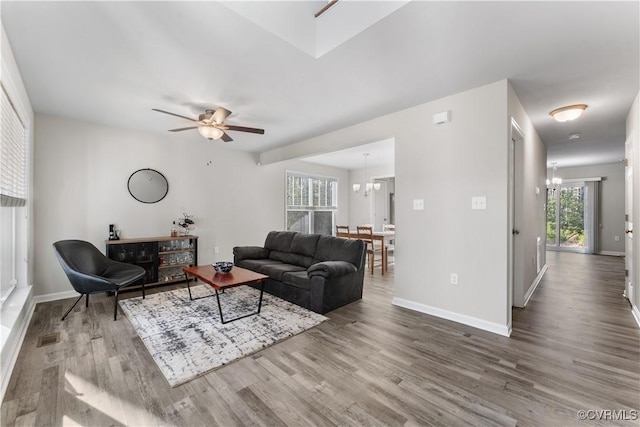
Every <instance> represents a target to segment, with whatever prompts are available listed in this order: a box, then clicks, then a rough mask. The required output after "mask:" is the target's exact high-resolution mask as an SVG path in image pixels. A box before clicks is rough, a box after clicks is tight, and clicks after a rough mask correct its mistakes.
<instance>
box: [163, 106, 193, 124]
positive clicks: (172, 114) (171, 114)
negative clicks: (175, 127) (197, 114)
mask: <svg viewBox="0 0 640 427" xmlns="http://www.w3.org/2000/svg"><path fill="white" fill-rule="evenodd" d="M152 110H153V111H157V112H158V113H164V114H168V115H170V116H176V117H180V118H181V119H186V120H189V121H191V122H197V120H196V119H192V118H191V117H187V116H181V115H180V114H176V113H171V112H169V111H164V110H159V109H157V108H152Z"/></svg>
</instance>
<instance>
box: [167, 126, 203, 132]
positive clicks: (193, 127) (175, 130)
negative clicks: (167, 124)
mask: <svg viewBox="0 0 640 427" xmlns="http://www.w3.org/2000/svg"><path fill="white" fill-rule="evenodd" d="M199 127H200V126H190V127H188V128H178V129H169V132H182V131H183V130H189V129H198V128H199Z"/></svg>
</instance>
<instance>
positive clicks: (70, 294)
mask: <svg viewBox="0 0 640 427" xmlns="http://www.w3.org/2000/svg"><path fill="white" fill-rule="evenodd" d="M79 296H80V294H79V293H77V292H76V291H73V290H72V291H64V292H55V293H53V294H46V295H38V296H36V297H33V300H34V302H35V303H36V304H37V303H39V302H49V301H57V300H59V299H67V298H78V297H79Z"/></svg>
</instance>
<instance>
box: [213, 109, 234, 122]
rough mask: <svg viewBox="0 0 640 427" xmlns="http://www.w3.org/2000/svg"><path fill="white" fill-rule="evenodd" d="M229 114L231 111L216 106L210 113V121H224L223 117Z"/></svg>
mask: <svg viewBox="0 0 640 427" xmlns="http://www.w3.org/2000/svg"><path fill="white" fill-rule="evenodd" d="M230 114H231V111H229V110H227V109H226V108H224V107H218V108H216V111H214V112H213V114H212V115H211V119H210V122H211V123H218V124H222V123H224V121H225V119H226V118H227V117H229V115H230Z"/></svg>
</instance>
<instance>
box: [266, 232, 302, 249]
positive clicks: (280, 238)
mask: <svg viewBox="0 0 640 427" xmlns="http://www.w3.org/2000/svg"><path fill="white" fill-rule="evenodd" d="M296 234H297V233H296V232H295V231H270V232H269V234H267V238H266V240H265V241H264V247H265V248H267V249H270V250H272V251H280V252H291V241H292V240H293V236H295V235H296Z"/></svg>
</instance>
